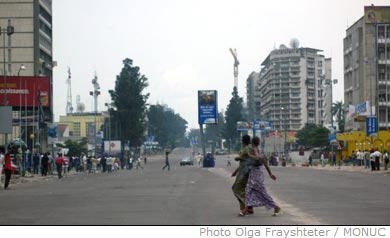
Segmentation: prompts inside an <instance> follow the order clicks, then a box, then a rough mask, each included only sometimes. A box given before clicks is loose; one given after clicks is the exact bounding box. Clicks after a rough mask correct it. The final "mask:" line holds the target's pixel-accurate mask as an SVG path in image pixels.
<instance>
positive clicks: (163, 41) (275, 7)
mask: <svg viewBox="0 0 390 238" xmlns="http://www.w3.org/2000/svg"><path fill="white" fill-rule="evenodd" d="M371 3H373V4H375V5H386V3H387V5H388V3H389V2H388V1H385V0H382V1H362V0H321V1H317V0H294V1H293V0H284V1H282V0H272V1H265V0H263V1H260V0H254V1H246V0H242V1H227V0H220V1H211V0H177V1H175V0H158V1H157V0H156V1H152V0H112V1H96V0H82V1H79V0H77V1H76V0H66V1H56V0H54V1H53V24H54V59H55V60H56V61H58V67H57V68H56V69H55V80H54V83H55V86H54V95H55V98H54V103H55V111H54V113H55V116H56V118H58V116H59V115H63V114H64V113H65V107H66V93H67V90H66V89H67V87H66V84H65V82H66V78H67V73H66V72H67V67H68V66H69V67H70V68H71V70H72V91H73V104H74V107H75V104H76V95H80V96H81V101H82V102H84V103H85V104H86V109H87V111H91V110H92V97H91V96H89V93H88V92H89V91H90V90H92V84H91V80H92V78H93V76H94V72H95V71H96V72H97V75H98V77H99V83H100V85H101V90H102V96H101V97H100V98H99V110H103V109H105V108H104V103H105V102H108V101H109V100H110V97H109V94H108V90H109V89H113V88H114V85H115V80H116V75H118V73H119V72H120V70H121V67H122V60H123V59H124V58H126V57H128V58H131V59H133V61H134V64H135V65H137V66H139V67H140V68H141V72H142V73H143V74H144V75H145V76H146V77H147V78H148V79H149V84H150V86H149V88H148V90H147V91H148V92H150V94H151V97H150V99H149V103H150V104H154V103H157V102H159V103H165V104H167V105H168V106H170V107H172V108H173V109H174V110H175V111H176V112H177V113H180V114H181V116H182V117H183V118H185V119H186V120H187V121H188V123H189V127H190V128H192V127H197V126H198V125H197V98H196V97H197V90H199V89H216V90H218V91H219V110H224V109H225V108H226V106H227V104H228V103H229V100H230V97H231V92H232V89H233V84H234V80H233V79H234V78H233V58H232V56H231V55H230V53H229V48H231V47H232V48H237V51H238V55H239V60H240V62H241V65H240V76H239V93H240V96H242V97H245V84H246V79H247V77H248V76H249V74H250V73H251V72H253V71H259V70H260V64H261V62H262V61H263V60H264V59H265V57H266V56H267V55H268V54H269V53H270V51H271V50H272V49H273V48H274V46H277V47H278V46H279V45H280V44H286V45H288V44H289V42H290V39H291V38H297V39H299V41H300V43H301V46H303V47H312V48H317V49H322V50H324V52H323V54H324V55H325V56H326V57H332V58H333V65H332V67H333V78H334V79H339V85H338V86H336V87H335V92H334V95H335V98H334V100H341V99H343V91H344V90H343V38H344V36H345V31H346V29H347V26H348V25H351V24H353V23H354V22H355V21H357V20H358V19H359V18H360V17H362V16H363V14H364V6H365V5H370V4H371Z"/></svg>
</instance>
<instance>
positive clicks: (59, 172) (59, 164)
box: [56, 153, 65, 179]
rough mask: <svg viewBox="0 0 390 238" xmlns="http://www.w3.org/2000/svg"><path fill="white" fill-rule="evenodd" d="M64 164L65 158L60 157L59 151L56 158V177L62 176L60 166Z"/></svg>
mask: <svg viewBox="0 0 390 238" xmlns="http://www.w3.org/2000/svg"><path fill="white" fill-rule="evenodd" d="M64 165H65V160H64V158H63V157H62V154H61V153H60V154H58V157H57V159H56V166H57V175H58V179H61V178H62V166H64Z"/></svg>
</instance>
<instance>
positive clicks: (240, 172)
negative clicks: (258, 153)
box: [232, 135, 251, 216]
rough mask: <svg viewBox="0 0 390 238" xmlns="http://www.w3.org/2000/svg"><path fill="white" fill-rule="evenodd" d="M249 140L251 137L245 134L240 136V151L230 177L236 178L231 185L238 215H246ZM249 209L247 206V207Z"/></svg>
mask: <svg viewBox="0 0 390 238" xmlns="http://www.w3.org/2000/svg"><path fill="white" fill-rule="evenodd" d="M250 142H251V137H250V136H248V135H245V136H243V137H242V141H241V143H242V149H241V151H240V155H239V157H238V158H236V159H235V160H236V161H238V162H239V166H238V168H237V169H236V170H235V171H234V172H233V173H232V177H236V180H235V182H234V184H233V186H232V191H233V194H234V196H235V197H236V198H237V200H238V203H239V206H240V213H239V216H245V215H247V211H246V209H247V207H246V205H245V189H246V185H247V182H248V178H249V172H250V161H249V158H250V153H249V152H250V148H249V144H250ZM248 210H249V208H248Z"/></svg>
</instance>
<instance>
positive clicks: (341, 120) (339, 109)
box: [332, 101, 345, 133]
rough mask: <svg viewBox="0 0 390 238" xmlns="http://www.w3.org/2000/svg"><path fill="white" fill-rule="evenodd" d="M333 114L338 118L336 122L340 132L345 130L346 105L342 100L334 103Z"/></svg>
mask: <svg viewBox="0 0 390 238" xmlns="http://www.w3.org/2000/svg"><path fill="white" fill-rule="evenodd" d="M332 116H333V118H336V122H337V124H338V126H339V132H340V133H343V132H344V131H345V105H344V103H343V102H342V101H337V102H336V103H333V105H332Z"/></svg>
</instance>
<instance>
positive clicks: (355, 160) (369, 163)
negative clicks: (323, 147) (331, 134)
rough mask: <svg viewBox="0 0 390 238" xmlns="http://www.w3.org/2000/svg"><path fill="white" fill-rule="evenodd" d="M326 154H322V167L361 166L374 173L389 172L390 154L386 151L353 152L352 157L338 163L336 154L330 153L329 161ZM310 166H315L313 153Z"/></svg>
mask: <svg viewBox="0 0 390 238" xmlns="http://www.w3.org/2000/svg"><path fill="white" fill-rule="evenodd" d="M324 155H325V153H324V152H321V154H320V163H321V165H322V166H325V165H326V164H329V165H330V166H337V164H338V166H342V165H352V166H359V167H363V166H364V168H365V169H371V170H372V171H380V170H381V168H383V169H384V170H388V167H389V154H388V153H387V151H384V152H383V153H382V152H380V151H379V150H378V149H374V148H372V149H371V150H370V151H368V150H364V151H360V150H358V151H356V152H355V151H352V154H351V155H350V156H346V157H344V158H341V159H340V160H339V161H338V163H337V159H336V152H330V153H329V155H328V156H327V157H328V159H327V160H326V159H325V156H324ZM308 160H309V161H308V165H309V166H313V160H314V156H313V152H311V154H310V156H309V159H308Z"/></svg>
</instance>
